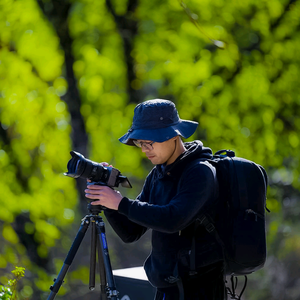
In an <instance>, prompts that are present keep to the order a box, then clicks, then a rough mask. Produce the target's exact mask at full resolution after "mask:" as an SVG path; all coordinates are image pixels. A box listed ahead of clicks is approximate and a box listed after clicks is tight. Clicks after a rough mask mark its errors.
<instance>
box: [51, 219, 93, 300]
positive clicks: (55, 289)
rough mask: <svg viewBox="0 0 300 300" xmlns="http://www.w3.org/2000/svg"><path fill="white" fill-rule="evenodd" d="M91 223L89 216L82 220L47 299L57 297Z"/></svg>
mask: <svg viewBox="0 0 300 300" xmlns="http://www.w3.org/2000/svg"><path fill="white" fill-rule="evenodd" d="M89 224H90V220H89V219H88V218H86V217H85V218H84V219H83V220H82V222H81V226H80V228H79V230H78V233H77V235H76V237H75V239H74V241H73V244H72V246H71V248H70V250H69V253H68V255H67V257H66V259H65V261H64V264H63V266H62V268H61V270H60V272H59V274H58V276H57V278H56V279H54V284H53V286H51V287H50V290H51V293H50V295H49V296H48V298H47V300H52V299H54V298H55V296H56V294H57V293H58V291H59V289H60V287H61V285H62V284H63V280H64V278H65V276H66V274H67V272H68V269H69V267H70V265H71V264H72V261H73V259H74V257H75V255H76V253H77V251H78V249H79V246H80V244H81V242H82V240H83V238H84V235H85V233H86V231H87V229H88V227H89Z"/></svg>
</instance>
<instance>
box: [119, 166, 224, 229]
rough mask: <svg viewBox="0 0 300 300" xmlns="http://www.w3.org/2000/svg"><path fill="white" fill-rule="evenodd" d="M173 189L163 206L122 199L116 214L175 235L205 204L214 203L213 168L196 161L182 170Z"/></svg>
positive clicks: (214, 183)
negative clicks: (174, 189) (174, 190)
mask: <svg viewBox="0 0 300 300" xmlns="http://www.w3.org/2000/svg"><path fill="white" fill-rule="evenodd" d="M174 188H176V189H177V193H176V194H175V196H174V197H172V199H171V200H170V202H168V203H167V204H165V205H156V204H149V203H148V202H141V201H135V200H130V199H127V198H123V199H122V201H121V203H120V205H119V213H121V214H123V215H124V216H126V217H127V218H128V219H129V220H131V221H133V222H135V223H137V224H139V225H141V226H144V227H149V228H152V229H154V230H157V231H161V232H166V233H175V232H178V231H180V230H182V229H184V228H185V227H186V226H188V225H189V224H190V223H191V222H192V221H193V220H194V219H195V218H196V216H197V215H198V214H199V212H201V210H203V209H204V207H205V205H206V204H208V203H211V202H212V201H214V200H215V198H216V191H217V189H218V186H217V181H216V173H215V169H214V167H212V166H210V165H209V164H208V163H205V162H197V163H195V164H193V166H191V167H188V168H186V169H185V170H184V172H183V174H182V175H181V176H180V179H179V181H178V182H177V183H175V184H174ZM163 196H164V195H157V197H163Z"/></svg>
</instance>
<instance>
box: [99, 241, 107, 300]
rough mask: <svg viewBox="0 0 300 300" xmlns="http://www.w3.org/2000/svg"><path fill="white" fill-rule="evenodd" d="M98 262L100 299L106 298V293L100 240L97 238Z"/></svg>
mask: <svg viewBox="0 0 300 300" xmlns="http://www.w3.org/2000/svg"><path fill="white" fill-rule="evenodd" d="M98 262H99V273H100V292H101V294H100V300H107V295H106V286H107V281H106V273H105V266H104V261H103V255H102V250H101V245H100V241H99V240H98Z"/></svg>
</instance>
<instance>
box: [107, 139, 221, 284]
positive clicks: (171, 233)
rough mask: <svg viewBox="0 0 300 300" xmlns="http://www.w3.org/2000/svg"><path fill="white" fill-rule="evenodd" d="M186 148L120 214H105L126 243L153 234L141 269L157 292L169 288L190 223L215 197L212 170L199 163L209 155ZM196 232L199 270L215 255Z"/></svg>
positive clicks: (206, 237) (208, 239) (196, 145)
mask: <svg viewBox="0 0 300 300" xmlns="http://www.w3.org/2000/svg"><path fill="white" fill-rule="evenodd" d="M185 147H186V149H187V151H186V152H184V153H183V154H182V155H181V156H180V157H178V159H177V160H176V161H175V162H174V163H173V164H171V165H168V166H165V167H164V166H162V165H157V166H155V167H154V168H153V169H152V170H151V172H150V173H149V174H148V176H147V178H146V181H145V183H144V187H143V189H142V192H141V193H140V195H139V196H138V197H137V199H136V200H131V199H128V198H126V197H124V198H123V199H122V201H121V203H120V205H119V209H118V211H112V210H105V215H106V217H107V219H108V221H109V223H110V224H111V226H112V227H113V229H114V230H115V231H116V233H117V234H118V235H119V236H120V237H121V239H122V240H123V241H124V242H134V241H136V240H138V239H139V238H140V237H141V236H142V235H143V234H144V233H145V232H146V231H147V229H149V228H150V229H152V230H153V231H152V251H151V254H150V255H149V257H148V258H147V260H146V262H145V264H144V268H145V271H146V273H147V276H148V279H149V281H150V282H151V283H152V285H154V286H156V287H158V288H162V287H168V286H170V283H169V282H168V280H167V278H169V277H170V276H172V275H173V272H174V268H175V265H176V262H177V261H178V256H179V255H180V253H188V249H190V247H191V236H192V234H193V222H194V221H195V219H196V217H197V216H198V214H199V211H203V210H204V208H205V207H206V206H207V205H208V204H210V203H212V202H213V201H214V200H215V199H216V197H217V192H218V186H217V182H216V175H215V169H214V168H213V167H212V166H211V165H210V164H208V163H207V162H205V161H203V159H209V158H211V157H212V152H211V150H210V149H209V148H205V147H203V145H202V142H200V141H194V142H190V143H185ZM201 158H202V161H201V160H199V159H201ZM137 200H138V201H137ZM199 230H200V232H198V234H197V237H198V238H197V245H199V247H197V251H198V252H199V253H200V254H199V255H200V256H201V258H199V260H198V262H197V266H198V267H199V266H200V267H201V266H205V265H207V264H210V263H213V262H215V261H216V260H218V259H219V252H218V251H217V250H216V249H217V246H216V245H215V243H214V239H213V237H212V236H211V235H210V234H209V233H208V232H207V231H206V230H205V228H200V229H199ZM215 250H216V253H217V252H218V254H214V251H215ZM183 255H184V254H183Z"/></svg>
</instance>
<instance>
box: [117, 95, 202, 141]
mask: <svg viewBox="0 0 300 300" xmlns="http://www.w3.org/2000/svg"><path fill="white" fill-rule="evenodd" d="M197 126H198V123H197V122H194V121H187V120H182V119H180V118H179V115H178V112H177V109H176V107H175V104H174V103H173V102H171V101H169V100H163V99H154V100H148V101H145V102H142V103H140V104H138V105H137V106H136V107H135V109H134V116H133V122H132V126H131V128H130V129H129V130H128V132H127V133H126V134H124V135H123V136H122V137H121V138H119V141H120V142H122V143H124V144H126V145H130V146H134V143H133V140H148V141H153V142H158V143H162V142H165V141H167V140H169V139H171V138H173V137H175V136H177V135H180V136H182V137H183V138H188V137H190V136H191V135H192V134H193V133H194V132H195V130H196V128H197Z"/></svg>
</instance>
